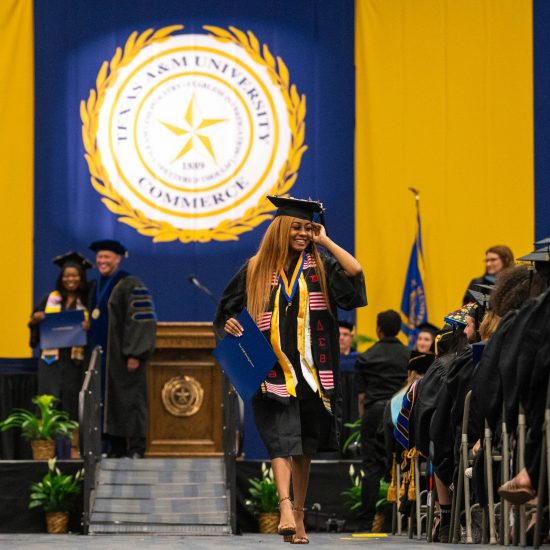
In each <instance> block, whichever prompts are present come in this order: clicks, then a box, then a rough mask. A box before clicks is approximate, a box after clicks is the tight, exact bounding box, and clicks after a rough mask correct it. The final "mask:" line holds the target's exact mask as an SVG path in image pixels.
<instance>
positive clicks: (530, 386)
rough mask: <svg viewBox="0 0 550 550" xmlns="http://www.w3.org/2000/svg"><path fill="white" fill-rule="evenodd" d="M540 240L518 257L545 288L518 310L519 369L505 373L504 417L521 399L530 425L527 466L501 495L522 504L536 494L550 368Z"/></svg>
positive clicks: (547, 276)
mask: <svg viewBox="0 0 550 550" xmlns="http://www.w3.org/2000/svg"><path fill="white" fill-rule="evenodd" d="M540 245H543V246H541V247H540V248H537V249H535V250H534V251H533V252H531V253H529V254H527V255H526V256H522V257H521V258H518V259H519V260H520V261H529V262H532V263H533V267H534V270H535V272H534V275H533V286H534V287H536V286H537V285H542V287H543V288H546V290H544V292H543V293H542V294H540V295H539V296H538V297H536V298H534V299H533V300H530V301H529V302H527V303H526V304H525V305H524V306H523V307H522V308H521V309H520V310H519V312H518V314H517V320H516V321H515V322H514V325H513V327H516V330H515V331H514V334H513V337H512V340H513V341H512V343H511V344H510V345H511V350H510V353H509V354H508V356H509V355H512V356H514V357H516V358H517V360H516V361H515V362H514V363H515V367H516V368H515V371H511V370H510V369H506V371H504V373H503V375H502V389H503V392H502V393H503V400H504V403H505V405H506V417H507V418H508V417H509V416H513V414H514V413H515V409H516V408H517V407H519V405H520V404H521V405H522V406H523V408H524V412H525V418H526V424H527V428H528V432H527V438H526V444H525V467H524V468H523V469H522V470H521V471H520V472H519V473H518V474H517V475H516V476H515V477H514V478H512V479H511V480H510V481H508V482H507V483H505V484H504V485H502V486H501V487H500V488H499V493H500V496H501V497H503V498H505V499H506V500H508V501H510V502H512V503H514V504H523V503H525V502H527V501H528V500H530V499H531V498H533V497H534V496H535V491H536V488H537V485H538V478H539V465H540V454H541V442H542V432H543V426H544V414H545V403H546V388H547V386H548V375H549V372H550V338H549V336H550V289H548V288H547V287H548V283H549V281H550V239H544V240H543V241H539V242H538V243H536V246H540ZM520 321H521V323H520ZM503 322H504V320H503ZM510 330H512V328H511V329H510ZM501 363H502V362H499V368H500V369H502V366H503V365H502V364H501ZM504 366H506V364H505V362H504ZM514 401H515V403H514ZM510 403H512V405H510Z"/></svg>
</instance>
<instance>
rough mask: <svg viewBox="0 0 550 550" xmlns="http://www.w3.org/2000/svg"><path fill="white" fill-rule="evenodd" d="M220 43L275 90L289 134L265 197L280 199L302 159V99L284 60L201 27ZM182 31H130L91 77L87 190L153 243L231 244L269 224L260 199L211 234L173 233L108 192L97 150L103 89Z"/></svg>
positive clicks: (244, 39)
mask: <svg viewBox="0 0 550 550" xmlns="http://www.w3.org/2000/svg"><path fill="white" fill-rule="evenodd" d="M203 28H204V29H205V30H207V31H209V32H210V36H213V37H214V38H215V39H216V40H218V41H220V42H232V43H233V44H236V45H238V46H240V47H241V48H243V49H244V50H245V51H246V52H247V53H248V54H249V55H250V56H251V57H252V59H254V60H255V61H256V62H257V63H260V64H263V65H264V66H265V67H266V68H267V70H268V73H269V76H270V78H271V81H272V82H273V84H274V85H275V86H277V87H278V88H279V90H280V91H281V93H282V95H283V98H284V101H285V104H286V107H287V114H288V122H289V126H290V131H291V141H290V146H289V150H288V156H287V159H286V161H285V162H284V164H283V166H282V167H281V169H280V170H279V174H278V178H277V181H276V183H275V184H274V185H273V187H272V188H271V189H270V192H269V194H272V195H284V194H286V193H287V192H288V191H289V190H290V188H291V187H292V186H293V185H294V183H295V181H296V178H297V177H298V169H299V167H300V163H301V160H302V155H303V154H304V153H305V152H306V150H307V145H304V138H305V117H306V96H305V95H304V94H302V95H300V94H299V93H298V91H297V89H296V86H295V85H294V84H292V85H291V84H290V75H289V72H288V68H287V66H286V65H285V63H284V61H283V60H282V59H281V58H280V57H278V56H277V58H274V57H273V55H272V54H271V52H270V51H269V48H268V47H267V45H266V44H263V46H260V43H259V42H258V39H257V38H256V37H255V36H254V34H253V33H252V32H251V31H248V32H247V33H244V32H242V31H240V30H239V29H237V28H235V27H229V31H228V30H225V29H222V28H220V27H213V26H208V25H206V26H204V27H203ZM181 29H183V25H172V26H169V27H163V28H161V29H159V30H157V31H154V29H147V30H146V31H144V32H142V33H141V34H139V35H138V33H137V31H135V32H133V33H132V34H131V35H130V37H129V38H128V40H127V41H126V44H125V45H124V50H123V49H122V48H117V49H116V51H115V54H114V56H113V57H112V59H111V61H109V62H108V61H104V62H103V64H102V65H101V69H100V70H99V73H98V75H97V78H96V89H92V90H90V95H89V96H88V99H87V101H84V100H82V101H81V102H80V118H81V120H82V141H83V144H84V149H85V151H86V153H85V155H84V157H85V159H86V162H87V163H88V169H89V171H90V181H91V183H92V186H93V188H94V189H95V190H96V191H97V192H98V193H99V194H101V195H102V196H103V198H102V199H101V201H102V202H103V204H104V205H105V206H106V207H107V208H108V209H109V210H110V211H111V212H113V213H114V214H117V215H118V216H119V217H118V221H119V222H121V223H125V224H126V225H129V226H130V227H133V228H134V229H136V230H137V231H138V232H139V233H141V234H142V235H146V236H148V237H152V238H153V242H169V241H176V240H179V241H181V242H182V243H189V242H192V241H197V242H209V241H211V240H216V241H236V240H238V235H240V234H241V233H244V232H245V231H250V230H251V229H253V228H254V227H256V226H258V225H259V224H260V223H262V222H264V221H266V220H270V219H272V218H273V215H272V214H270V212H272V211H273V210H274V208H273V205H272V204H271V203H270V202H269V201H268V200H267V198H265V197H263V198H262V200H261V201H260V202H259V203H258V204H257V205H256V206H254V207H252V208H249V209H247V210H246V211H245V213H244V215H243V216H242V218H240V219H238V220H224V221H222V222H221V223H219V224H218V225H217V226H216V227H214V228H211V229H196V230H191V229H179V228H177V227H175V226H174V225H172V224H171V223H169V222H163V221H156V220H151V219H149V218H147V217H146V216H145V214H143V212H141V210H138V209H136V208H133V207H132V205H131V204H130V203H129V202H128V201H127V200H126V199H125V198H124V197H122V196H121V195H120V194H119V193H118V192H117V191H116V190H115V188H114V187H113V184H112V183H111V180H110V179H109V175H108V174H107V171H106V170H105V168H104V166H103V163H102V160H101V153H100V151H99V149H98V146H97V130H98V124H99V113H100V110H101V106H102V105H103V102H104V100H105V95H106V93H107V91H108V90H109V88H110V87H111V86H113V85H114V83H115V82H116V79H117V74H118V71H119V70H120V69H122V68H123V67H125V66H126V65H128V64H129V63H130V62H131V61H132V60H133V59H134V58H135V57H136V56H137V55H138V53H139V52H140V51H141V50H142V49H143V48H145V47H147V46H149V45H151V44H154V43H159V42H163V41H165V40H167V39H168V38H169V37H170V35H171V34H172V33H173V32H175V31H178V30H181Z"/></svg>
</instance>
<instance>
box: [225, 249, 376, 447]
mask: <svg viewBox="0 0 550 550" xmlns="http://www.w3.org/2000/svg"><path fill="white" fill-rule="evenodd" d="M322 259H323V264H324V268H325V274H326V280H327V284H328V291H329V298H330V301H331V310H332V311H333V312H336V309H337V306H338V307H340V308H342V309H346V310H351V309H353V308H356V307H361V306H364V305H366V303H367V298H366V290H365V281H364V277H363V274H360V275H358V276H357V277H348V276H347V275H346V274H345V272H344V270H343V269H342V267H341V266H340V264H339V263H338V262H337V261H336V259H335V258H334V257H333V256H331V255H326V256H323V257H322ZM246 273H247V264H246V265H244V266H243V267H242V268H241V269H240V270H239V272H238V273H237V274H236V275H235V277H233V279H232V280H231V281H230V283H229V285H228V286H227V288H226V289H225V290H224V292H223V295H222V297H221V298H220V303H219V305H218V310H217V312H216V317H215V319H214V331H215V334H216V337H217V338H218V339H221V338H223V337H224V335H225V332H224V330H223V327H224V325H225V322H226V320H227V319H229V318H230V317H236V316H237V315H238V314H239V313H240V312H241V311H242V309H243V308H244V307H246ZM291 312H294V313H296V312H297V308H296V300H293V307H291V308H290V309H289V311H288V313H289V315H288V316H285V315H281V317H280V319H279V323H280V335H281V344H282V349H283V351H284V353H285V354H286V355H287V357H288V358H289V359H290V360H291V361H292V362H293V367H294V369H295V371H296V373H297V375H298V377H299V379H301V374H300V373H301V367H300V365H299V352H298V349H297V344H296V330H295V329H294V330H293V329H292V327H295V326H296V319H295V317H293V316H291V315H290V313H291ZM322 315H323V324H324V325H325V326H326V327H327V332H328V333H329V338H330V342H329V344H330V345H329V346H327V347H328V352H327V355H328V358H327V364H329V365H331V366H332V370H333V373H334V391H333V392H332V395H331V397H330V402H331V407H332V412H333V414H332V415H328V414H327V415H324V416H326V418H327V420H326V422H324V423H323V425H322V427H321V436H320V441H319V447H318V450H319V451H338V450H339V448H340V447H339V440H340V430H341V409H342V403H341V401H342V397H341V391H340V386H339V381H340V372H339V359H340V347H339V330H338V319H337V317H336V315H333V314H331V313H330V312H329V311H328V310H326V311H325V312H323V313H322ZM264 334H266V337H267V336H268V335H267V333H264ZM317 345H318V343H317V342H316V341H315V339H312V347H315V346H317ZM314 351H315V349H314ZM315 356H316V354H315V353H314V357H315ZM315 366H316V367H317V365H315ZM273 370H274V371H275V372H277V373H279V371H280V372H282V369H281V367H280V365H279V364H277V365H275V367H274V368H273ZM305 384H306V383H305V381H303V380H302V382H300V383H299V384H298V385H299V386H300V385H302V388H298V387H297V393H298V397H300V396H302V395H304V394H307V393H309V392H308V391H307V389H305V388H304V387H303V386H304V385H305ZM304 389H305V390H306V391H304ZM263 398H265V400H266V402H267V403H269V402H270V401H271V400H272V399H273V398H274V396H272V395H270V394H269V393H268V394H266V395H263ZM283 403H284V400H283Z"/></svg>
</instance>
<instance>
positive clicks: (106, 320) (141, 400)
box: [90, 271, 156, 438]
mask: <svg viewBox="0 0 550 550" xmlns="http://www.w3.org/2000/svg"><path fill="white" fill-rule="evenodd" d="M104 282H105V283H109V287H108V288H107V290H106V291H105V292H97V286H96V285H97V281H93V282H92V283H91V285H90V300H91V303H90V311H91V312H92V321H91V328H90V344H91V348H92V349H93V347H95V346H96V345H100V346H102V347H103V349H104V354H103V357H102V378H103V380H102V382H103V383H102V387H103V392H102V393H103V403H104V415H103V432H104V433H106V434H109V435H113V436H118V437H127V438H144V437H145V435H146V429H147V374H146V372H147V371H146V368H147V360H148V359H149V357H150V355H151V354H152V353H153V351H154V349H155V338H156V315H155V310H154V306H153V302H152V299H151V296H150V294H149V291H148V290H147V288H146V287H145V285H144V284H143V283H142V282H141V281H140V279H138V278H137V277H134V276H133V275H130V274H128V273H126V272H124V271H119V272H117V273H115V275H113V277H112V280H111V281H109V282H106V281H104ZM103 288H105V287H103ZM95 309H99V312H100V315H99V318H98V319H93V316H94V315H93V311H94V310H95ZM130 357H133V358H136V359H138V360H139V362H140V366H139V367H138V369H137V370H135V371H133V372H129V371H128V368H127V361H128V358H130Z"/></svg>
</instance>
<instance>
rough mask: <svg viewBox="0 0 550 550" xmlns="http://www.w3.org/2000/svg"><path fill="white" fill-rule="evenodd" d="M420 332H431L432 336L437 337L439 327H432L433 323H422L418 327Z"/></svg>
mask: <svg viewBox="0 0 550 550" xmlns="http://www.w3.org/2000/svg"><path fill="white" fill-rule="evenodd" d="M416 328H417V330H418V332H429V333H430V334H431V335H432V336H434V337H435V335H436V334H437V331H438V330H439V328H438V327H436V326H435V325H432V324H431V323H428V322H426V323H420V324H419V325H418V326H417V327H416Z"/></svg>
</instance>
